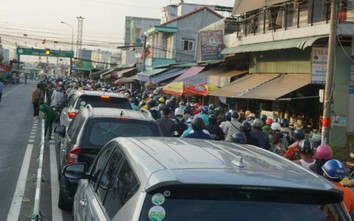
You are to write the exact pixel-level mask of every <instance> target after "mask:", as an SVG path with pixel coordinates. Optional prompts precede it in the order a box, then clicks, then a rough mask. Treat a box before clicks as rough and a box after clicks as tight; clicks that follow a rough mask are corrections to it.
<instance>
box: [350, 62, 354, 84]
mask: <svg viewBox="0 0 354 221" xmlns="http://www.w3.org/2000/svg"><path fill="white" fill-rule="evenodd" d="M350 80H351V81H354V56H352V66H351V69H350Z"/></svg>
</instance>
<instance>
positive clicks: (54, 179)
mask: <svg viewBox="0 0 354 221" xmlns="http://www.w3.org/2000/svg"><path fill="white" fill-rule="evenodd" d="M49 154H50V156H49V159H50V180H51V190H52V220H53V221H63V214H62V212H61V210H60V209H59V207H58V201H59V181H58V169H57V157H56V153H55V145H49Z"/></svg>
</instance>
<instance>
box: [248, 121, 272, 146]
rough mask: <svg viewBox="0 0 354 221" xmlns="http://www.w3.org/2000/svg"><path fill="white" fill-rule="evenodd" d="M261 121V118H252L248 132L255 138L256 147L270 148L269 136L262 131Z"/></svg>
mask: <svg viewBox="0 0 354 221" xmlns="http://www.w3.org/2000/svg"><path fill="white" fill-rule="evenodd" d="M262 127H263V122H262V120H261V119H258V118H256V119H254V121H253V123H252V128H253V130H252V131H251V132H250V136H251V137H252V138H254V139H256V140H258V145H259V146H258V147H260V148H263V149H265V150H269V149H270V143H269V137H268V134H266V133H264V132H263V131H262Z"/></svg>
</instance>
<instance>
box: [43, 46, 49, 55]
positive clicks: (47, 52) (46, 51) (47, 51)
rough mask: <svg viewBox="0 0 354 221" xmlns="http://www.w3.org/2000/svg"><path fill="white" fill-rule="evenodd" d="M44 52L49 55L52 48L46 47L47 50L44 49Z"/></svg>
mask: <svg viewBox="0 0 354 221" xmlns="http://www.w3.org/2000/svg"><path fill="white" fill-rule="evenodd" d="M44 54H45V55H47V56H49V55H50V49H48V48H46V49H45V51H44Z"/></svg>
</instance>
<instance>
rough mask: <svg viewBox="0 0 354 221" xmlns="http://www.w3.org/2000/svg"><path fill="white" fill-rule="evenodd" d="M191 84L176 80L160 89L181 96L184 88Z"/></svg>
mask: <svg viewBox="0 0 354 221" xmlns="http://www.w3.org/2000/svg"><path fill="white" fill-rule="evenodd" d="M191 86H192V84H189V83H185V82H181V81H178V82H172V83H170V84H168V85H166V86H165V87H164V88H163V89H162V90H163V92H164V93H165V94H172V95H177V96H181V95H183V94H185V91H186V89H188V88H189V87H191Z"/></svg>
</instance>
